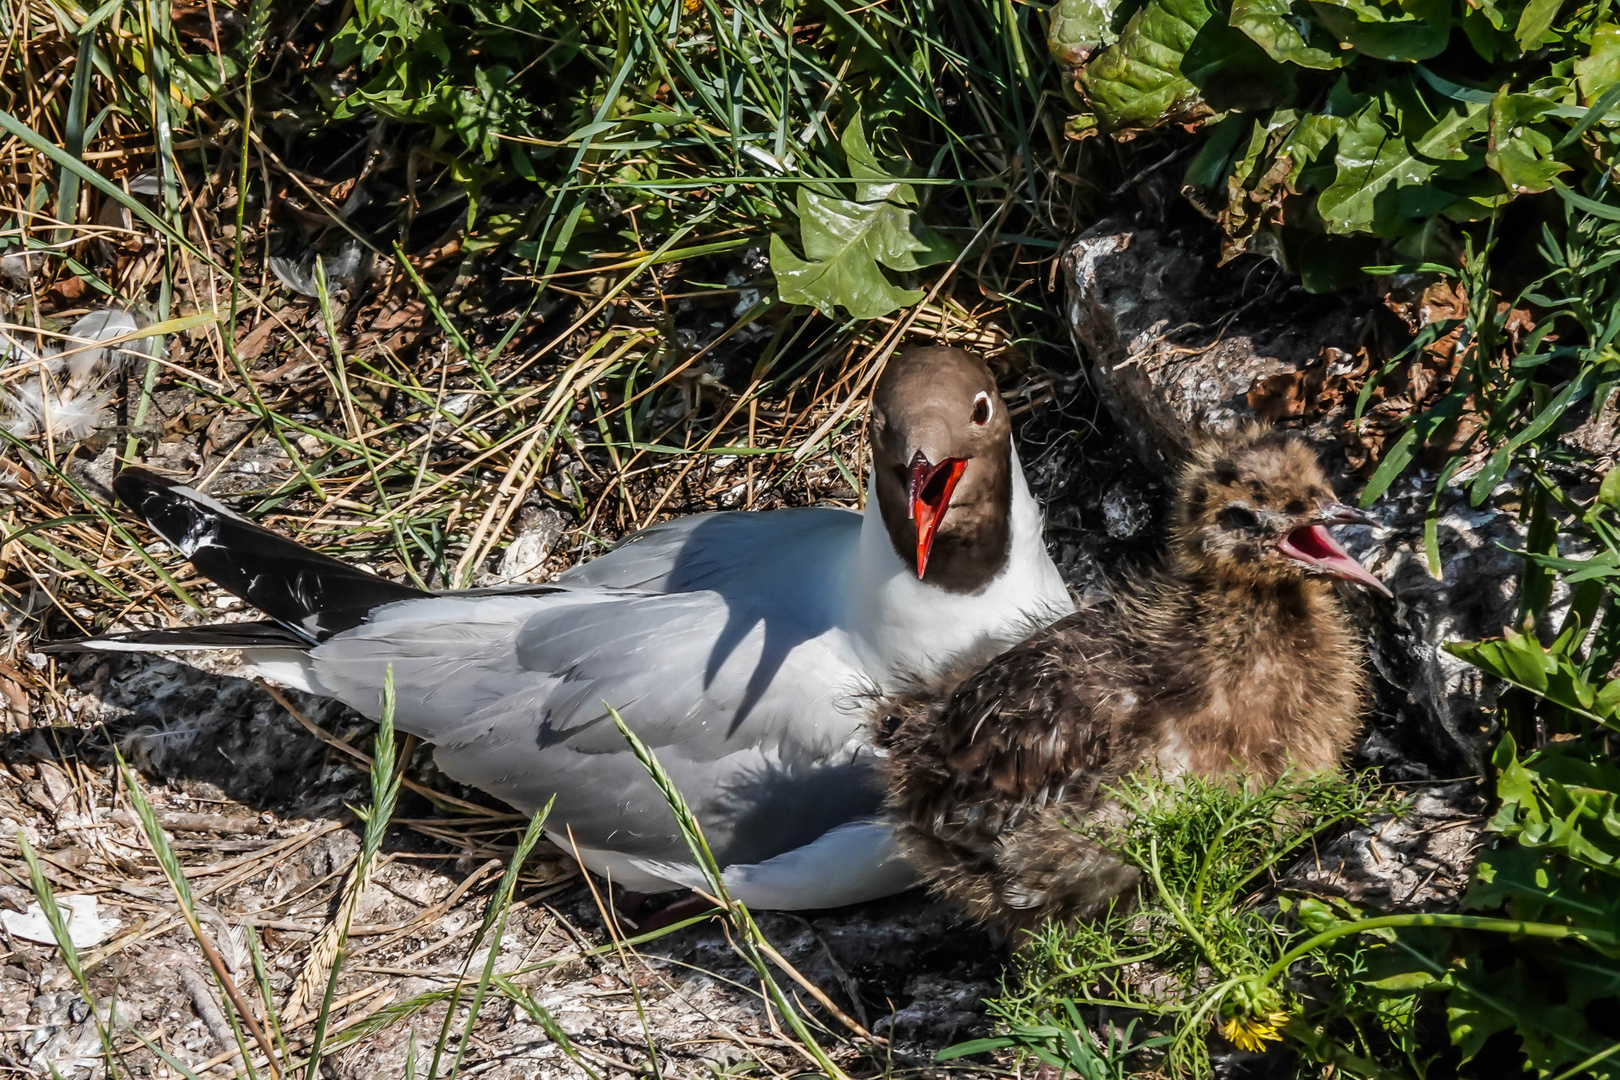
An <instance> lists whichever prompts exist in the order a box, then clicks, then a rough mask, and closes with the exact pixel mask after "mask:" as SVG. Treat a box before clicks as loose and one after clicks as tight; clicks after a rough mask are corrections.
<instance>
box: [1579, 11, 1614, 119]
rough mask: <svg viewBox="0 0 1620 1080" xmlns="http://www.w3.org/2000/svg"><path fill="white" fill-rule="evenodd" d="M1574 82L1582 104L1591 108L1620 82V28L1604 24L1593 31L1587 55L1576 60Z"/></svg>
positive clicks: (1612, 24) (1611, 24)
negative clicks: (1578, 88) (1593, 103)
mask: <svg viewBox="0 0 1620 1080" xmlns="http://www.w3.org/2000/svg"><path fill="white" fill-rule="evenodd" d="M1575 81H1576V83H1577V84H1578V85H1579V86H1580V90H1581V101H1582V102H1583V103H1585V104H1588V105H1589V104H1591V103H1592V102H1594V101H1596V100H1597V99H1598V97H1599V96H1601V95H1602V94H1603V92H1604V91H1605V90H1607V89H1609V87H1611V86H1614V85H1615V84H1617V83H1620V26H1616V25H1615V24H1614V23H1602V24H1601V25H1599V26H1597V27H1595V28H1594V29H1593V30H1592V44H1591V46H1590V48H1589V50H1588V52H1587V54H1586V55H1585V56H1583V57H1581V58H1580V59H1578V60H1576V61H1575Z"/></svg>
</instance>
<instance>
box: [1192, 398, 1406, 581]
mask: <svg viewBox="0 0 1620 1080" xmlns="http://www.w3.org/2000/svg"><path fill="white" fill-rule="evenodd" d="M1371 523H1372V519H1371V518H1369V517H1368V516H1367V515H1366V514H1364V513H1362V512H1361V511H1360V510H1357V509H1355V508H1354V507H1352V506H1348V505H1346V504H1345V503H1342V502H1340V501H1339V500H1338V498H1337V497H1336V496H1335V495H1334V494H1333V489H1332V487H1331V486H1329V484H1328V480H1327V476H1326V475H1325V474H1324V473H1323V472H1322V465H1321V463H1320V462H1319V461H1318V460H1317V458H1316V454H1315V453H1314V452H1312V450H1311V449H1310V447H1308V446H1306V445H1305V443H1304V442H1302V441H1301V440H1300V439H1298V438H1296V437H1294V436H1291V435H1288V434H1285V433H1283V432H1281V431H1276V430H1273V429H1269V428H1263V427H1258V426H1254V427H1246V428H1243V429H1241V430H1239V431H1237V432H1234V433H1232V434H1230V435H1221V436H1215V437H1212V438H1209V439H1207V440H1205V441H1203V442H1201V443H1199V444H1198V445H1197V446H1195V447H1194V449H1193V454H1192V459H1191V460H1190V461H1189V462H1188V464H1187V466H1186V468H1185V469H1184V470H1183V471H1182V475H1181V479H1180V482H1179V484H1178V487H1177V492H1176V504H1175V511H1174V531H1173V540H1172V549H1173V552H1174V555H1175V558H1176V559H1177V561H1178V562H1179V563H1180V565H1181V566H1182V567H1183V568H1185V569H1188V570H1192V571H1194V572H1198V573H1204V574H1208V575H1210V576H1212V577H1215V578H1218V579H1222V580H1227V581H1233V582H1237V583H1250V584H1253V585H1257V586H1280V585H1286V584H1289V583H1297V582H1301V581H1304V580H1305V579H1306V578H1310V577H1322V576H1326V577H1336V578H1342V579H1344V580H1346V581H1353V582H1355V583H1356V584H1358V585H1363V586H1366V587H1367V588H1369V589H1376V590H1377V591H1379V592H1381V593H1383V594H1384V595H1385V596H1389V595H1391V593H1390V591H1389V589H1388V588H1386V587H1385V585H1384V583H1383V582H1381V581H1379V580H1378V579H1377V578H1376V577H1374V576H1373V575H1372V574H1371V573H1369V572H1368V570H1367V569H1366V568H1365V567H1363V566H1362V565H1361V564H1360V563H1358V562H1357V561H1356V560H1355V559H1353V558H1351V556H1350V554H1349V553H1348V552H1346V551H1345V550H1344V548H1342V547H1340V546H1339V543H1338V541H1336V540H1334V538H1333V535H1332V534H1331V533H1330V532H1329V531H1328V529H1329V527H1331V526H1334V525H1352V524H1362V525H1365V524H1371Z"/></svg>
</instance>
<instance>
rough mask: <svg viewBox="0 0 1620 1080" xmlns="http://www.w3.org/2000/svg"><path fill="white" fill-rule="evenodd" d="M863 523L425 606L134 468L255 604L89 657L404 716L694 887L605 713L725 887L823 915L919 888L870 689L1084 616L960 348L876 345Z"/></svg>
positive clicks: (157, 507)
mask: <svg viewBox="0 0 1620 1080" xmlns="http://www.w3.org/2000/svg"><path fill="white" fill-rule="evenodd" d="M870 435H871V446H872V474H871V482H870V484H869V487H868V492H867V506H866V510H865V511H864V512H854V511H849V510H842V509H837V508H831V507H811V508H800V509H787V510H775V511H770V512H766V513H742V512H721V513H709V514H699V515H695V516H691V517H686V518H681V519H678V520H674V521H670V522H666V523H664V524H660V525H655V526H653V527H651V528H648V529H644V530H642V531H641V532H638V533H636V534H634V535H632V536H630V537H628V538H627V539H626V540H624V541H623V542H622V543H620V544H619V545H618V546H617V547H615V548H613V549H612V550H611V551H609V552H607V553H606V554H604V555H602V556H601V557H600V558H598V559H596V560H594V561H592V562H589V563H586V564H584V565H582V566H579V567H576V568H574V569H573V570H570V571H568V572H567V573H565V574H563V575H562V576H561V577H560V578H558V580H557V581H556V582H555V583H554V584H551V585H537V586H529V587H522V588H516V589H510V590H472V591H466V592H451V593H440V594H428V593H423V592H420V591H419V590H416V589H414V588H411V587H409V586H406V585H401V584H396V583H394V582H389V581H385V580H383V579H381V578H377V577H375V576H373V575H371V574H368V573H365V572H363V571H360V570H357V569H355V568H353V567H350V566H347V565H345V564H343V563H341V562H339V561H337V560H335V559H332V558H330V557H328V556H326V555H321V554H318V553H316V552H312V551H309V550H308V549H305V548H303V547H300V546H299V545H297V544H295V543H293V542H292V541H290V540H287V539H285V538H283V537H279V536H277V535H275V534H273V533H270V532H268V531H266V530H264V529H262V528H260V527H259V526H257V525H254V524H252V523H251V522H249V521H247V520H246V519H244V518H242V517H240V516H238V515H237V514H235V513H233V512H231V511H230V510H228V509H227V508H226V507H224V506H222V505H221V504H220V503H218V502H217V501H215V500H214V499H212V498H209V497H208V496H206V495H203V494H201V493H199V492H196V491H193V490H192V489H190V488H188V487H184V486H182V485H180V484H179V483H177V482H175V481H172V480H169V479H165V478H162V477H159V476H157V475H155V474H153V473H151V472H148V471H146V470H143V469H137V468H130V469H126V470H125V471H124V472H123V473H122V474H120V476H119V477H118V479H117V480H116V481H115V484H114V487H115V490H116V491H117V494H118V496H119V498H120V499H121V500H123V501H124V502H125V503H127V504H128V505H129V506H130V507H131V508H132V509H133V510H134V511H135V512H136V513H137V514H138V515H140V516H141V517H142V518H143V519H144V520H145V521H146V522H147V523H148V524H149V525H150V526H151V527H152V529H153V530H154V531H155V532H156V533H157V534H158V535H159V536H161V537H163V538H164V539H165V540H167V541H168V542H169V543H170V544H171V545H172V546H173V547H174V548H175V549H176V550H178V551H179V552H180V553H181V554H182V555H184V556H185V557H187V558H188V559H190V560H191V562H192V564H193V565H194V566H195V567H196V569H197V570H198V571H199V572H201V573H202V574H204V575H206V576H207V577H209V578H212V579H213V580H214V581H215V582H217V583H219V584H220V585H222V586H223V587H225V588H226V589H228V590H229V591H231V592H233V593H235V594H236V595H238V596H240V597H242V598H243V599H244V600H246V601H247V602H248V603H250V604H253V605H255V606H256V607H258V608H259V609H260V610H262V611H263V612H265V614H267V615H269V616H270V620H271V621H268V622H263V623H245V624H244V623H237V624H231V625H225V626H218V627H193V628H186V629H180V630H170V631H157V632H148V633H137V634H129V635H123V636H120V637H102V638H95V639H91V640H89V641H84V642H79V643H76V644H75V645H74V646H73V647H78V648H85V647H90V648H101V649H140V650H170V649H188V648H240V649H242V650H243V658H244V660H245V661H246V663H248V664H249V665H250V666H251V667H253V668H255V669H256V670H258V671H259V672H260V673H262V674H263V675H265V676H266V677H268V678H270V679H272V680H275V681H279V682H281V683H284V684H286V685H288V686H293V687H298V688H301V689H304V690H308V691H310V692H313V693H317V694H324V695H327V696H330V697H335V698H338V699H340V700H342V701H344V702H346V703H347V704H349V705H350V706H352V707H354V708H356V709H358V710H359V711H361V712H362V713H366V714H368V715H371V716H376V715H377V713H378V710H379V704H380V702H379V699H380V693H381V688H382V686H383V681H384V678H385V673H386V671H387V670H388V668H389V667H390V665H391V666H392V668H393V671H394V681H395V688H396V693H397V698H398V706H397V710H396V714H395V722H396V723H397V725H398V726H399V728H400V729H401V730H403V731H407V732H411V733H414V734H416V735H419V736H421V737H422V738H424V739H426V740H428V741H429V742H431V743H433V744H435V746H436V747H437V761H438V763H439V766H440V767H441V768H442V769H443V770H444V771H445V772H446V773H447V774H449V775H450V776H452V777H454V778H456V779H458V780H460V781H463V782H465V783H468V784H472V785H474V786H477V787H479V788H482V789H483V790H485V791H488V792H490V793H491V794H493V795H496V796H498V797H500V798H501V799H504V800H505V801H507V802H509V803H511V804H512V805H513V806H516V807H518V808H520V809H522V810H524V811H533V810H534V809H536V808H537V807H540V806H542V805H544V804H545V803H546V801H547V800H548V799H550V798H551V797H552V795H553V793H555V795H556V800H557V801H556V806H555V809H554V811H553V813H552V816H551V818H550V819H549V823H548V826H547V830H548V832H549V834H550V835H551V837H552V838H553V839H554V840H555V841H556V842H557V843H558V844H559V845H561V846H562V847H563V848H564V849H565V850H577V851H578V853H579V855H580V857H581V859H582V860H583V862H584V863H585V865H586V866H588V867H589V868H590V869H592V870H594V871H596V872H597V873H599V874H602V875H605V876H607V877H609V878H610V879H611V880H613V881H614V882H615V883H617V884H619V885H620V886H622V887H624V888H626V889H631V890H636V891H642V892H653V891H659V890H665V889H670V888H674V887H681V886H685V887H692V886H702V885H703V879H702V877H701V875H700V874H699V873H698V871H697V869H696V867H695V866H693V865H692V863H691V861H690V857H689V855H688V854H687V848H686V845H685V843H684V841H683V840H682V837H681V835H680V833H679V831H678V830H677V828H676V825H675V820H674V817H673V815H672V814H671V812H670V810H669V807H668V806H667V805H666V803H665V801H664V799H663V798H662V796H661V795H660V794H659V792H658V790H657V789H656V788H655V787H654V785H653V784H652V783H651V781H650V779H649V777H648V776H647V775H646V773H645V772H644V770H643V768H642V766H641V765H640V764H639V763H638V762H637V761H636V759H635V757H634V756H633V755H632V754H631V753H630V751H629V748H628V747H627V745H626V743H625V741H624V739H623V737H622V736H621V735H620V734H619V731H618V730H617V728H616V727H615V725H614V724H613V723H612V721H611V718H610V717H609V714H608V710H607V706H609V705H611V706H613V707H614V708H616V709H617V710H618V711H619V712H620V713H621V715H622V716H623V718H624V720H625V722H626V723H627V724H628V725H629V726H630V727H631V729H633V730H634V731H635V732H636V733H637V735H638V736H639V737H640V738H641V739H642V740H643V741H644V742H645V743H646V744H647V745H648V746H649V747H651V748H652V750H653V751H654V752H655V753H656V754H657V755H658V757H659V759H660V761H661V762H662V763H663V766H664V768H665V769H666V770H668V772H669V774H670V776H671V777H672V778H673V779H674V781H675V782H676V784H677V785H678V786H679V788H680V789H681V791H682V793H683V794H684V795H685V797H686V799H687V800H688V801H689V802H690V804H691V806H692V809H693V811H694V812H695V813H696V816H697V818H698V820H699V821H700V822H701V823H702V826H703V829H704V832H705V834H706V836H707V838H708V842H709V844H710V846H711V847H712V849H713V851H714V854H715V856H716V857H717V859H718V861H719V864H720V865H721V867H722V868H723V870H724V875H725V879H726V882H727V884H728V887H729V888H730V890H731V892H732V894H733V895H734V896H735V897H737V898H738V899H740V900H742V901H743V902H744V903H746V904H748V905H750V906H752V907H757V908H819V907H832V906H837V905H841V904H849V903H855V902H858V901H862V900H868V899H872V898H876V897H880V896H885V895H889V894H892V893H895V892H899V891H902V890H904V889H906V888H908V887H910V886H911V885H912V884H913V883H914V882H915V876H914V872H913V871H912V870H911V868H910V867H909V866H908V865H906V863H905V862H904V861H903V860H902V859H901V858H899V856H898V855H897V853H896V849H895V845H894V842H893V839H892V837H891V835H890V832H889V828H888V826H887V825H886V824H884V823H883V821H882V819H881V812H880V810H881V803H882V793H881V791H880V789H879V786H878V785H877V784H876V782H875V780H874V768H873V751H872V748H871V745H870V742H869V739H868V735H867V724H866V721H867V713H868V711H869V709H870V707H871V704H872V703H873V702H874V701H876V700H878V699H880V698H881V697H882V696H883V695H884V694H885V693H889V692H892V691H894V690H896V689H897V688H899V687H901V686H915V685H918V684H921V683H926V681H927V680H928V679H930V678H931V677H933V676H935V675H937V674H939V673H941V672H943V671H945V670H948V669H950V668H952V667H953V666H954V665H957V664H960V663H962V662H965V661H967V660H969V659H971V658H974V657H981V658H985V659H988V657H990V656H991V655H994V654H995V653H997V652H999V651H1000V650H1002V649H1004V648H1005V647H1007V646H1008V645H1011V644H1012V643H1014V642H1015V641H1018V640H1019V639H1021V638H1023V637H1024V636H1025V635H1026V634H1027V633H1029V632H1030V631H1031V630H1032V629H1034V628H1036V627H1038V626H1041V625H1044V624H1046V623H1049V622H1051V621H1053V620H1054V619H1057V618H1059V617H1061V616H1063V615H1065V614H1067V613H1068V612H1070V611H1072V610H1073V604H1072V602H1071V600H1070V597H1069V593H1068V590H1067V589H1066V588H1065V586H1064V583H1063V580H1062V578H1061V577H1060V576H1059V575H1058V571H1057V568H1056V567H1055V566H1054V565H1053V563H1052V561H1051V559H1050V557H1048V555H1047V553H1046V548H1045V545H1044V543H1043V538H1042V520H1041V512H1040V509H1039V507H1038V506H1037V505H1036V503H1035V500H1034V498H1033V497H1032V496H1031V495H1030V492H1029V488H1028V486H1027V485H1026V483H1025V481H1024V476H1023V471H1022V469H1021V468H1020V466H1019V463H1018V457H1017V453H1016V451H1015V450H1014V449H1013V445H1012V438H1011V428H1010V425H1009V422H1008V417H1007V410H1006V406H1005V405H1004V403H1003V402H1002V401H1001V399H1000V397H999V396H998V395H997V393H996V387H995V381H994V378H993V377H992V375H991V373H990V370H989V369H988V368H987V367H986V366H985V365H984V363H983V361H981V360H980V359H979V358H977V357H975V356H973V355H971V354H969V353H966V352H962V351H959V350H954V349H941V348H929V349H917V350H913V351H909V352H906V353H903V354H900V355H898V356H896V357H894V358H893V359H891V360H890V362H889V364H888V367H887V369H886V370H885V372H884V373H883V375H882V377H881V378H880V380H879V381H878V385H877V387H876V390H875V392H874V394H873V398H872V407H871V412H870Z"/></svg>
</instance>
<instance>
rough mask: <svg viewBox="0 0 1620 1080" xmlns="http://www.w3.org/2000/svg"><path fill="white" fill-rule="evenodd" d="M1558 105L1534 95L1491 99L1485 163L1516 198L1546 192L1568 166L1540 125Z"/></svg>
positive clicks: (1502, 94)
mask: <svg viewBox="0 0 1620 1080" xmlns="http://www.w3.org/2000/svg"><path fill="white" fill-rule="evenodd" d="M1556 104H1557V103H1556V102H1552V101H1548V100H1547V99H1546V98H1542V97H1536V96H1535V95H1533V94H1509V93H1506V92H1503V93H1499V94H1497V95H1496V96H1495V97H1494V98H1492V99H1491V140H1490V148H1489V149H1488V150H1486V151H1485V163H1486V164H1488V165H1489V166H1490V167H1491V168H1492V169H1493V170H1495V172H1496V175H1498V176H1500V177H1501V178H1502V183H1504V184H1506V185H1507V189H1508V190H1509V191H1511V192H1513V193H1514V194H1515V195H1530V194H1534V193H1535V192H1538V191H1546V190H1547V189H1548V188H1550V187H1552V185H1553V180H1554V178H1556V177H1557V176H1558V175H1559V174H1560V173H1565V172H1568V171H1569V166H1568V165H1565V164H1564V163H1563V162H1561V161H1558V160H1556V159H1554V158H1553V156H1552V154H1553V140H1552V136H1551V134H1549V133H1548V132H1547V131H1545V130H1543V129H1542V128H1540V127H1538V126H1537V122H1538V121H1540V120H1541V118H1542V117H1543V115H1545V114H1546V112H1547V111H1548V110H1549V109H1551V108H1553V107H1554V105H1556Z"/></svg>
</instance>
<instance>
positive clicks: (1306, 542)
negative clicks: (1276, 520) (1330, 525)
mask: <svg viewBox="0 0 1620 1080" xmlns="http://www.w3.org/2000/svg"><path fill="white" fill-rule="evenodd" d="M1346 509H1348V508H1346ZM1327 520H1328V521H1331V522H1334V523H1340V522H1342V523H1345V524H1348V523H1349V521H1351V520H1357V521H1365V520H1368V519H1366V518H1365V517H1364V516H1362V517H1358V518H1354V519H1351V518H1348V515H1341V516H1329V517H1328V519H1327ZM1277 550H1279V551H1281V552H1282V553H1283V554H1284V555H1286V556H1288V557H1289V558H1290V559H1293V560H1295V561H1296V562H1301V563H1304V564H1305V565H1306V566H1309V567H1311V568H1312V569H1313V570H1319V571H1321V572H1322V573H1324V574H1332V575H1333V576H1334V577H1337V578H1343V579H1344V580H1346V581H1353V582H1355V583H1356V584H1357V585H1365V586H1367V587H1368V588H1369V589H1377V590H1378V591H1379V592H1381V593H1383V594H1384V595H1385V596H1389V597H1393V596H1394V595H1395V594H1394V593H1392V592H1390V591H1389V588H1388V587H1387V586H1386V585H1385V584H1384V583H1383V582H1382V581H1379V580H1378V579H1377V578H1376V577H1373V575H1372V574H1371V573H1370V572H1368V570H1367V568H1366V567H1365V566H1362V565H1361V564H1360V563H1358V562H1356V560H1355V559H1353V558H1351V557H1350V553H1349V552H1348V551H1346V550H1344V548H1342V547H1340V546H1339V542H1338V541H1337V540H1335V539H1333V536H1332V534H1331V533H1329V532H1328V531H1327V526H1326V525H1322V524H1315V525H1301V526H1300V527H1299V528H1297V529H1295V530H1293V531H1292V532H1290V533H1289V534H1288V535H1287V536H1284V537H1283V538H1282V539H1281V540H1279V541H1277Z"/></svg>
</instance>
